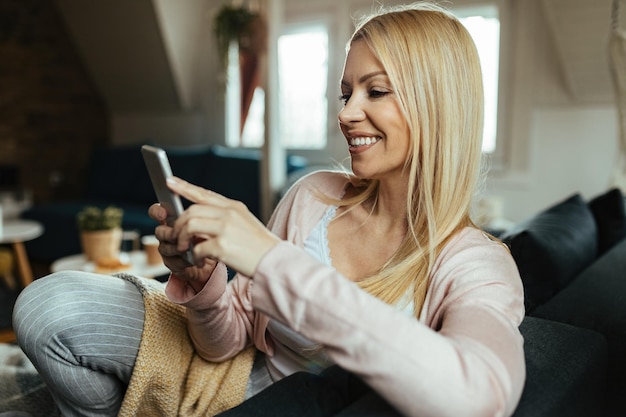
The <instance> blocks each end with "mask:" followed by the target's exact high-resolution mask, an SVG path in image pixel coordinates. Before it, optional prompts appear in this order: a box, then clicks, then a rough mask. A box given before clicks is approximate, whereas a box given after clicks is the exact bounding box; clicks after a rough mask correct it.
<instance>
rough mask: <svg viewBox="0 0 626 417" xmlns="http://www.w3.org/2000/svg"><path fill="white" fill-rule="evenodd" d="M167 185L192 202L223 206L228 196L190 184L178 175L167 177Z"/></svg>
mask: <svg viewBox="0 0 626 417" xmlns="http://www.w3.org/2000/svg"><path fill="white" fill-rule="evenodd" d="M167 187H168V188H169V189H170V190H172V191H173V192H175V193H176V194H178V195H180V196H182V197H185V198H186V199H187V200H189V201H191V202H192V203H200V204H213V205H217V206H225V205H226V204H227V203H228V201H229V199H228V198H226V197H224V196H223V195H221V194H218V193H216V192H214V191H211V190H207V189H206V188H202V187H200V186H197V185H194V184H191V183H190V182H187V181H185V180H183V179H180V178H178V177H169V178H168V179H167Z"/></svg>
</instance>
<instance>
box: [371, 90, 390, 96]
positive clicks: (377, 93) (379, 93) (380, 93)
mask: <svg viewBox="0 0 626 417" xmlns="http://www.w3.org/2000/svg"><path fill="white" fill-rule="evenodd" d="M387 94H389V91H383V90H371V91H370V97H372V98H380V97H384V96H386V95H387Z"/></svg>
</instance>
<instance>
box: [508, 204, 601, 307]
mask: <svg viewBox="0 0 626 417" xmlns="http://www.w3.org/2000/svg"><path fill="white" fill-rule="evenodd" d="M597 236H598V234H597V229H596V224H595V221H594V218H593V214H592V213H591V210H590V209H589V207H588V206H587V204H586V202H585V201H584V200H583V198H582V197H581V196H580V194H574V195H572V196H571V197H569V198H567V199H565V200H563V201H561V202H559V203H557V204H555V205H553V206H551V207H549V208H547V209H546V210H544V211H542V212H541V213H538V214H537V215H535V216H534V217H532V218H530V219H528V220H526V221H524V222H522V223H520V224H518V225H516V226H514V227H513V228H512V229H511V230H509V231H507V232H506V233H505V234H504V235H502V236H501V239H502V241H503V242H504V243H505V244H507V245H508V246H509V248H510V249H511V254H512V255H513V258H514V259H515V263H516V264H517V267H518V269H519V272H520V275H521V277H522V281H523V283H524V292H525V305H526V310H527V312H530V311H532V310H533V309H534V308H535V307H536V306H538V305H540V304H543V303H544V302H546V301H547V300H548V299H550V298H551V297H552V296H553V295H554V294H555V293H556V292H557V291H559V290H560V289H561V288H563V287H564V286H565V285H567V284H568V283H569V282H570V280H571V279H572V278H574V277H575V276H576V275H577V274H578V273H579V272H580V271H581V270H582V269H584V268H585V267H586V266H588V265H589V264H590V263H591V262H593V260H594V259H595V258H596V255H597Z"/></svg>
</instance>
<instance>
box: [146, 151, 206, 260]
mask: <svg viewBox="0 0 626 417" xmlns="http://www.w3.org/2000/svg"><path fill="white" fill-rule="evenodd" d="M141 154H142V155H143V160H144V162H145V163H146V168H148V174H150V181H151V182H152V188H154V192H155V193H156V197H157V200H158V202H159V204H161V206H162V207H163V208H165V210H166V211H167V218H166V220H165V222H166V223H167V224H168V225H172V224H173V223H174V221H175V220H176V219H177V218H178V216H180V215H181V213H182V212H183V203H182V201H181V199H180V196H179V195H178V194H175V193H173V192H172V190H170V189H169V188H167V183H166V181H167V179H168V178H169V177H171V176H173V174H172V168H171V166H170V161H169V159H168V158H167V153H165V150H164V149H161V148H157V147H156V146H150V145H143V146H142V147H141ZM191 249H192V245H191V244H190V245H189V250H188V251H187V252H186V253H185V258H186V260H187V261H188V262H189V263H190V264H194V259H193V253H192V252H191Z"/></svg>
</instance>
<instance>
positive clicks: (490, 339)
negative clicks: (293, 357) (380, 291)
mask: <svg viewBox="0 0 626 417" xmlns="http://www.w3.org/2000/svg"><path fill="white" fill-rule="evenodd" d="M468 230H469V231H468ZM460 235H462V236H459V237H457V238H456V239H452V240H451V242H450V243H448V245H447V246H446V248H444V250H443V252H442V254H441V255H440V256H439V258H438V260H437V263H436V265H435V271H434V273H433V275H432V276H431V282H430V285H429V293H428V295H427V300H426V303H425V305H424V309H423V310H422V316H421V319H420V320H419V321H418V320H417V319H415V318H412V317H408V316H406V315H405V314H404V313H402V312H400V311H398V310H397V309H396V308H394V307H393V306H390V305H388V304H386V303H384V302H382V301H380V300H379V299H377V298H375V297H373V296H371V295H370V294H368V293H366V292H365V291H363V290H362V289H360V288H359V287H358V285H356V284H355V283H353V282H351V281H348V280H346V279H345V278H343V277H342V276H341V275H340V274H338V273H337V272H336V271H335V270H334V269H333V268H331V267H327V266H324V265H321V264H320V263H319V262H317V261H315V260H314V259H313V258H311V257H309V256H308V255H307V254H306V253H304V252H303V251H302V250H300V249H298V248H297V247H295V246H293V245H291V244H289V243H286V242H284V243H281V244H279V245H278V246H277V247H275V248H274V249H272V250H271V251H270V252H269V253H268V254H267V255H266V256H265V257H264V258H263V260H262V261H261V264H260V265H259V268H258V270H257V273H256V274H255V275H254V277H253V286H252V302H253V305H254V307H255V308H257V309H258V310H260V311H263V312H265V313H266V314H268V315H270V316H272V317H274V318H276V319H277V320H280V321H281V322H283V323H285V324H287V325H288V326H290V327H291V328H292V329H294V330H295V331H297V332H299V333H301V334H302V335H304V336H305V337H307V338H309V339H311V340H313V341H315V342H318V343H321V344H322V345H323V346H324V347H325V349H326V351H327V353H328V355H329V356H330V357H331V358H332V359H333V360H334V361H335V362H336V363H337V364H339V365H340V366H342V367H344V368H345V369H347V370H349V371H352V372H354V373H355V374H357V375H360V376H361V377H362V378H363V379H364V380H365V381H366V382H367V383H368V384H369V385H370V386H371V387H372V388H374V389H375V390H376V391H377V392H379V393H380V394H381V395H382V396H383V397H385V398H386V399H387V400H388V401H389V402H390V403H391V404H392V405H394V406H395V407H396V408H397V409H398V410H399V411H400V412H401V413H403V414H404V415H407V416H459V415H463V416H506V415H510V414H511V413H512V411H513V410H514V408H515V405H516V404H517V402H518V400H519V397H520V395H521V390H522V387H523V383H524V378H525V366H524V354H523V348H522V347H523V340H522V337H521V335H520V333H519V330H518V325H519V323H520V322H521V320H522V318H523V314H524V311H523V293H522V286H521V281H520V278H519V274H518V272H517V268H516V266H515V263H514V262H513V260H512V258H511V257H510V255H509V253H508V251H506V249H505V248H504V247H502V246H501V245H500V244H498V243H495V242H492V241H490V240H488V239H487V238H486V237H484V236H483V235H482V233H480V232H479V231H477V230H475V229H466V230H464V231H463V232H460Z"/></svg>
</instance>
